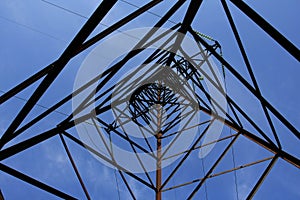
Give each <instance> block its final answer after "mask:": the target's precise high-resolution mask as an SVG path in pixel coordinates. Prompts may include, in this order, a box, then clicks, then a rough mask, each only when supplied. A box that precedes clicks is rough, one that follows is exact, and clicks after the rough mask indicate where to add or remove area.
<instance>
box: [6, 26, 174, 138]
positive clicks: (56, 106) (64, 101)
mask: <svg viewBox="0 0 300 200" xmlns="http://www.w3.org/2000/svg"><path fill="white" fill-rule="evenodd" d="M178 26H179V24H178V25H175V26H174V27H172V28H177V27H178ZM149 59H150V58H149ZM109 71H111V68H110V69H108V70H106V71H105V72H104V73H103V74H102V76H104V75H106V74H107V73H108V72H109ZM100 77H101V75H99V76H97V77H95V78H94V79H92V80H91V81H89V82H88V83H86V84H85V85H84V86H82V87H80V88H78V89H77V90H76V91H75V92H73V93H71V94H70V95H68V96H67V97H65V98H64V99H63V100H61V101H60V102H58V103H57V104H55V105H54V106H52V107H51V108H49V109H48V110H46V111H45V112H43V113H42V114H40V115H39V116H37V117H36V118H34V119H33V120H31V121H30V122H28V123H27V124H25V125H24V126H23V127H21V128H20V129H18V130H17V131H16V132H15V133H14V135H13V136H12V138H14V137H16V136H18V135H19V134H21V133H22V132H23V131H25V130H27V129H28V128H30V127H31V126H32V125H34V124H35V123H37V122H38V121H40V120H42V119H43V118H45V117H46V116H47V115H49V114H50V113H51V112H53V111H54V110H55V109H57V108H59V107H60V106H62V105H63V104H65V103H66V102H67V101H69V100H70V99H71V98H72V97H73V96H76V95H78V94H79V93H80V92H82V91H83V90H84V89H86V88H87V87H89V86H90V85H91V84H93V83H94V82H96V81H97V80H98V78H100ZM113 87H114V86H112V87H111V88H113ZM109 91H110V90H109V89H108V90H106V92H109ZM102 94H103V93H102ZM102 94H101V95H100V96H102ZM108 100H109V99H106V101H108ZM88 105H90V104H88ZM97 108H98V107H97ZM73 115H74V113H73V114H72V115H70V116H69V117H68V118H67V119H66V120H65V121H69V120H70V119H71V118H72V116H73Z"/></svg>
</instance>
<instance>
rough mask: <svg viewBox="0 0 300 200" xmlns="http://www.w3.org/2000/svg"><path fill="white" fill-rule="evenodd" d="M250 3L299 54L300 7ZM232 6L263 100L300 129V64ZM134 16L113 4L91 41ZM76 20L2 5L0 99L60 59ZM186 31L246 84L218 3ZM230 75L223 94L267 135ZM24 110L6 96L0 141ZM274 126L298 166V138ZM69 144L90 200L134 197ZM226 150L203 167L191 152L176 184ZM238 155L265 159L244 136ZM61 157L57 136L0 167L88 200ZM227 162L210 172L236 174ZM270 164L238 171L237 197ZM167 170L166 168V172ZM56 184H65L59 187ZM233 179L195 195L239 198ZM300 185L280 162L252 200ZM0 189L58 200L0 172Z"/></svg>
mask: <svg viewBox="0 0 300 200" xmlns="http://www.w3.org/2000/svg"><path fill="white" fill-rule="evenodd" d="M49 2H52V3H54V4H57V5H59V6H62V7H64V8H67V9H69V10H72V11H74V12H76V13H78V14H80V15H82V16H86V17H88V16H89V15H91V13H92V12H93V10H94V9H95V8H96V7H97V5H98V4H99V1H98V0H89V1H83V0H78V1H76V3H74V2H71V1H68V2H61V1H58V0H49ZM130 2H132V3H133V4H135V5H138V6H141V5H143V1H138V0H134V1H130ZM170 2H171V3H172V1H165V2H164V3H162V5H160V6H158V7H157V8H154V9H153V10H152V11H153V12H154V13H160V15H162V13H163V12H161V11H162V10H164V9H165V10H166V9H167V8H168V7H169V5H170V4H171V3H170ZM246 2H247V3H249V5H250V6H251V7H252V8H254V9H255V10H256V11H257V12H258V13H260V14H261V15H262V16H263V17H265V19H266V20H268V21H269V22H270V23H272V25H273V26H274V27H275V28H277V29H278V30H279V31H280V32H281V33H283V34H284V35H285V36H286V37H287V38H288V39H289V40H290V41H292V42H293V43H294V44H295V45H296V46H297V47H298V48H299V47H300V37H299V34H300V27H299V22H298V20H297V19H299V16H298V9H299V7H300V2H299V1H297V0H289V1H286V2H284V3H283V2H282V1H279V0H274V1H272V2H270V1H267V0H262V1H246ZM229 7H230V9H231V11H232V13H233V17H234V19H235V20H236V24H237V26H238V30H239V32H240V34H241V38H242V39H243V42H244V45H245V49H246V51H247V53H248V56H249V59H250V61H251V64H252V67H253V70H254V73H255V75H256V78H257V81H258V84H259V86H260V88H261V91H262V94H263V96H264V97H265V98H266V99H268V100H269V102H270V103H271V104H272V105H273V106H274V107H275V108H276V109H278V110H279V111H280V112H281V113H282V114H283V115H284V116H285V117H286V118H287V119H288V120H289V121H290V122H291V123H292V124H293V125H294V126H295V127H296V128H297V129H298V130H299V129H300V112H299V108H300V105H299V104H300V103H299V102H300V95H299V92H298V91H299V86H300V81H299V80H300V79H299V74H300V68H299V63H298V62H297V61H296V59H294V58H292V57H291V56H289V55H288V54H287V53H286V52H285V50H284V49H282V48H281V47H280V46H279V45H278V44H276V43H275V42H274V41H273V40H272V39H270V38H269V37H268V36H267V35H266V34H265V33H263V32H262V31H261V30H260V28H258V27H257V26H256V25H255V24H254V23H253V22H251V21H250V20H249V19H247V18H246V17H245V16H244V15H243V14H241V12H240V11H239V10H237V9H236V8H235V7H234V6H233V5H232V4H230V3H229ZM133 9H134V7H133V6H131V5H129V4H127V3H124V2H119V3H118V4H117V6H116V9H115V10H113V11H112V13H110V15H109V16H108V17H107V18H105V19H104V20H103V24H102V25H99V26H98V27H97V29H96V30H95V31H94V32H93V34H92V35H94V34H96V33H97V32H99V31H100V30H103V29H104V28H105V25H107V24H110V23H112V22H115V21H116V20H118V19H120V18H122V17H123V16H126V14H127V13H129V12H130V11H132V10H133ZM185 10H186V6H183V8H182V9H180V10H179V12H178V13H177V14H176V15H175V16H174V17H172V19H171V20H172V21H175V22H179V21H181V19H182V15H183V13H184V11H185ZM82 16H79V15H76V14H72V13H69V12H66V11H64V10H62V9H59V8H57V7H55V6H52V5H50V4H48V3H45V2H44V1H40V0H27V1H26V2H25V1H22V0H2V1H1V2H0V26H1V27H2V28H1V30H0V36H1V37H0V42H1V43H0V44H1V47H0V59H1V64H0V70H1V73H0V90H1V93H2V92H6V91H8V90H9V89H11V88H12V87H13V86H15V85H16V84H18V83H20V82H21V81H22V80H25V79H26V78H27V77H29V76H30V75H32V74H34V73H35V72H37V71H38V70H40V69H42V68H43V67H45V66H47V65H48V64H49V63H51V62H53V61H54V60H56V59H57V58H58V57H59V56H60V54H61V53H62V52H63V51H64V49H65V48H66V47H67V45H68V44H69V42H70V41H71V40H72V38H73V37H74V36H75V35H76V33H77V32H78V30H79V29H80V28H81V27H82V25H83V24H84V22H85V21H86V18H85V17H82ZM158 19H159V18H158V17H157V16H153V15H152V14H149V13H146V14H145V15H143V16H141V18H140V19H138V20H134V21H133V22H132V23H130V24H129V25H128V26H126V27H123V28H121V30H128V29H131V28H138V27H144V26H151V25H153V23H154V22H155V21H157V20H158ZM171 25H173V24H172V22H169V23H167V25H166V26H167V27H170V26H171ZM192 26H193V28H194V29H195V30H197V31H200V32H203V33H205V34H207V35H209V36H211V37H213V38H215V39H216V40H218V41H219V42H220V43H221V45H222V49H223V53H224V57H225V58H227V59H228V61H229V62H230V63H231V64H232V65H233V66H235V69H236V70H237V71H238V72H239V73H241V74H242V75H243V76H244V77H245V79H246V80H248V81H250V78H249V75H248V73H247V70H246V67H245V65H244V63H243V61H242V58H241V56H240V53H239V52H238V49H237V44H236V42H235V41H234V38H233V35H232V33H231V30H230V28H229V25H228V21H227V19H226V18H225V14H224V11H223V10H222V8H221V4H220V2H219V1H217V0H215V1H204V3H203V5H202V7H201V9H200V11H199V13H198V14H197V16H196V18H195V20H194V22H193V24H192ZM91 50H92V48H90V49H88V50H87V51H86V52H84V53H82V54H80V55H78V56H77V57H75V58H74V59H72V60H71V62H70V63H69V64H68V65H67V67H66V68H65V69H64V70H63V72H62V74H61V75H60V76H59V77H58V78H57V80H56V81H55V82H54V83H53V85H52V86H51V87H50V89H49V90H48V91H47V92H46V93H45V95H44V96H43V98H41V100H40V101H39V105H41V106H39V105H37V106H35V108H34V109H33V110H32V112H31V113H30V114H29V116H28V117H27V118H26V119H25V121H24V123H23V124H25V123H26V122H28V121H29V120H30V119H32V118H33V117H34V116H36V115H37V114H39V113H41V112H43V111H44V110H45V109H44V108H42V106H45V107H50V106H51V105H53V104H54V103H55V102H56V101H58V100H60V99H62V98H63V97H64V96H66V95H67V94H69V93H70V92H71V91H72V87H73V83H74V79H75V76H76V72H77V70H78V68H79V67H80V65H81V63H82V61H83V60H84V58H85V57H86V56H87V54H88V53H89V52H90V51H91ZM226 77H227V78H226V84H227V89H228V94H229V95H230V96H231V97H232V98H233V99H235V100H236V101H237V102H238V104H239V105H240V106H241V107H243V108H245V111H246V113H247V114H248V115H249V116H251V117H252V118H253V119H254V121H255V122H256V123H257V124H259V125H260V126H261V127H262V129H263V130H265V131H266V132H268V133H269V132H270V130H269V127H268V126H266V121H265V119H264V116H263V112H262V109H261V107H260V105H259V102H257V100H256V99H255V98H254V97H253V96H251V94H249V93H248V92H247V91H246V90H244V89H243V88H242V87H241V86H240V85H239V83H238V82H237V80H236V79H235V78H234V77H232V75H230V73H229V72H227V73H226ZM38 83H39V82H37V84H38ZM37 84H33V85H32V86H30V87H29V88H28V89H26V90H24V91H22V92H21V93H19V94H18V95H17V96H18V97H21V98H23V99H28V98H29V96H30V95H31V94H32V91H33V90H34V89H35V88H36V87H37ZM23 105H24V101H23V100H21V99H19V98H12V99H11V100H10V101H9V102H6V103H4V104H3V105H1V106H0V116H1V117H0V134H2V133H3V132H4V131H5V130H6V128H7V127H8V125H9V123H10V122H11V120H12V119H13V118H14V117H15V116H16V114H17V112H18V110H19V109H20V108H21V107H22V106H23ZM58 111H59V112H61V113H70V112H71V104H66V105H65V106H63V107H61V108H60V109H59V110H58ZM61 113H58V112H54V113H53V114H51V115H49V117H48V118H47V120H42V121H41V122H40V123H39V124H38V125H36V126H33V127H32V128H30V129H29V130H28V131H26V132H25V133H24V135H21V136H19V137H17V138H16V139H15V140H14V141H12V142H11V143H10V144H9V145H12V144H15V143H18V142H20V141H22V140H24V139H27V138H30V137H32V136H34V135H36V134H38V133H41V132H43V131H44V130H47V129H50V128H51V127H53V126H55V125H56V124H57V122H59V121H61V120H63V119H64V118H65V117H66V116H65V115H63V114H61ZM272 118H273V119H274V124H275V126H276V128H277V129H278V133H279V135H280V139H281V140H282V141H283V145H284V149H286V150H287V151H288V152H291V154H292V155H295V156H296V157H298V158H300V149H299V140H297V139H296V137H294V136H293V135H291V134H290V133H289V132H288V130H287V129H286V128H284V127H283V125H282V124H281V123H280V122H279V121H278V120H276V119H275V118H274V116H272ZM245 127H246V128H247V129H249V130H250V131H252V130H253V128H252V127H251V126H250V125H245ZM226 131H227V134H228V129H224V135H226ZM71 133H72V134H74V135H76V134H77V133H76V131H75V130H71ZM67 144H68V145H69V147H70V150H71V152H72V155H74V159H75V161H76V163H78V169H79V171H80V173H81V175H82V177H83V179H84V181H85V183H86V185H87V187H88V190H89V192H90V194H91V196H92V197H93V198H94V199H99V198H100V199H118V192H117V185H118V187H119V190H120V192H119V193H120V195H121V196H122V198H121V199H130V198H129V197H130V196H129V193H128V192H127V190H126V188H125V185H124V184H123V183H122V180H121V178H120V176H119V175H118V174H117V175H116V176H115V175H114V173H115V171H114V170H113V169H110V168H108V167H106V166H105V165H103V164H101V163H100V162H99V161H97V160H96V159H95V158H94V157H93V156H91V155H90V154H89V153H88V152H86V151H84V150H82V149H81V148H80V147H78V146H76V145H74V143H72V142H71V141H68V140H67ZM224 144H227V143H224ZM224 144H223V145H221V144H220V145H219V146H218V145H216V147H215V148H214V149H213V151H212V152H211V153H210V154H209V155H208V156H207V157H205V158H204V159H203V165H202V164H201V162H199V158H197V155H198V152H197V153H195V155H193V156H192V158H191V159H190V160H189V161H188V162H187V163H186V165H185V166H184V168H183V171H180V172H179V175H177V176H175V178H174V182H178V183H182V182H185V181H186V180H188V179H189V178H191V177H195V176H194V175H195V174H197V173H199V175H198V176H196V177H198V178H199V177H201V174H202V172H201V170H202V169H201V168H202V167H204V168H205V169H204V170H208V169H209V167H210V166H211V163H212V161H213V160H214V159H215V158H216V156H217V155H219V154H220V152H221V151H222V148H223V147H224ZM9 145H8V146H9ZM234 153H235V159H236V165H237V166H238V165H242V164H245V163H249V162H252V161H255V160H257V159H262V158H265V157H269V156H271V154H270V153H269V152H267V151H265V150H263V149H262V148H261V147H259V146H257V145H255V144H253V143H251V142H249V141H248V140H247V139H245V138H243V137H241V138H239V139H238V142H237V144H236V145H235V146H234ZM65 158H66V154H65V152H64V149H63V147H62V144H61V142H60V140H59V137H54V138H52V139H50V140H48V141H46V142H43V143H41V144H39V145H37V146H35V147H33V148H31V149H29V150H27V151H24V152H22V153H19V154H18V155H16V156H14V157H12V158H9V159H7V160H5V161H3V163H4V164H6V165H8V166H10V167H12V168H15V169H17V170H20V171H22V172H23V173H25V174H28V175H31V176H33V177H35V178H37V179H38V180H40V181H43V182H45V183H48V184H50V185H52V186H53V187H56V188H61V189H62V190H64V191H65V192H67V193H68V194H72V195H73V196H75V197H77V198H79V199H84V198H85V197H84V193H83V192H82V190H81V188H80V185H79V183H78V182H77V180H76V178H75V174H74V172H73V171H72V169H71V165H70V163H69V162H68V160H66V159H65ZM231 160H232V155H228V158H226V162H224V163H222V164H221V165H220V166H219V168H217V169H216V172H219V171H222V170H226V169H230V168H232V167H233V163H232V161H231ZM191 163H197V164H195V165H193V166H191V165H189V164H191ZM267 164H268V163H267V162H264V163H261V164H258V165H255V166H253V167H249V168H247V169H243V170H239V171H237V174H236V175H237V183H238V194H239V197H240V198H241V199H243V198H245V196H246V195H247V194H248V193H249V188H251V187H252V186H253V184H254V183H255V181H256V180H257V178H258V177H259V175H260V173H261V172H262V171H263V170H264V168H265V167H266V166H267ZM170 169H171V168H166V171H168V170H170ZM184 169H189V171H188V172H186V171H185V170H184ZM199 169H201V170H199ZM182 174H184V176H182ZM61 177H64V178H63V179H61ZM115 177H116V178H115ZM234 179H235V177H234V174H233V173H230V174H228V175H225V176H219V177H216V178H212V179H211V181H210V180H209V181H208V182H207V185H206V187H205V188H206V191H205V190H204V189H205V188H202V189H201V190H200V191H199V193H198V194H197V196H196V197H198V198H200V197H202V198H204V197H205V194H207V196H208V197H209V199H220V198H223V199H235V196H236V194H235V188H234ZM228 180H230V181H229V184H226V185H224V182H225V181H228ZM299 180H300V173H299V169H297V168H295V167H293V166H290V165H288V164H287V163H286V162H285V161H282V160H279V161H278V162H277V164H276V165H275V167H274V168H273V169H272V171H271V173H270V175H269V177H268V178H267V179H266V181H265V182H264V184H263V186H262V187H261V189H260V190H259V191H258V193H257V198H256V199H266V198H272V199H282V198H287V199H299V198H300V193H299V190H298V187H297V186H298V185H299ZM129 183H130V185H131V186H132V188H133V190H134V191H135V192H136V193H137V198H138V199H153V193H152V192H150V190H148V189H146V188H143V187H142V185H141V184H139V183H137V182H136V181H134V180H132V179H129ZM193 187H194V185H192V186H187V187H183V188H181V189H178V191H175V190H172V191H170V192H166V194H165V196H164V197H165V198H167V199H182V198H184V194H186V192H187V191H191V190H192V189H193ZM0 188H1V190H2V192H3V193H4V196H5V197H6V198H7V199H20V198H21V197H24V196H25V197H26V198H28V199H57V198H56V197H55V196H53V195H49V194H48V193H46V192H43V191H41V190H39V189H37V188H35V187H33V186H30V185H28V184H26V183H23V182H22V181H19V180H17V179H15V178H13V177H11V176H9V175H6V174H5V173H3V172H1V174H0ZM218 191H219V192H218ZM220 195H222V196H220ZM269 195H270V196H269Z"/></svg>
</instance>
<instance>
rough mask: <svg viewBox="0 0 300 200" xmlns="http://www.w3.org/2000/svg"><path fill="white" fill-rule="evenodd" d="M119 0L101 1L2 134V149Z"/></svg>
mask: <svg viewBox="0 0 300 200" xmlns="http://www.w3.org/2000/svg"><path fill="white" fill-rule="evenodd" d="M116 2H117V0H104V1H102V2H101V4H100V5H99V7H98V8H97V9H96V11H95V12H94V13H93V14H92V16H91V17H90V18H89V20H88V21H87V22H86V23H85V24H84V25H83V27H82V28H81V30H80V31H79V32H78V34H77V35H76V36H75V38H74V39H73V40H72V42H71V43H70V45H69V46H68V47H67V48H66V50H65V51H64V52H63V53H62V55H61V56H60V58H59V59H58V62H57V65H56V66H54V68H53V70H51V72H49V73H48V74H47V76H46V77H45V78H44V79H43V81H42V82H41V83H40V85H39V86H38V88H37V89H36V90H35V91H34V93H33V94H32V96H31V97H30V98H29V100H28V101H27V102H26V104H25V105H24V106H23V108H22V109H21V111H20V112H19V113H18V114H17V116H16V117H15V119H14V120H13V122H12V123H11V124H10V125H9V127H8V128H7V130H6V131H5V133H4V134H3V135H2V137H1V139H0V149H1V148H2V147H3V146H4V145H5V144H6V143H7V142H9V141H10V140H11V135H13V133H14V131H15V130H16V129H17V128H18V127H19V125H20V124H21V123H22V122H23V120H24V119H25V117H26V116H27V115H28V114H29V113H30V111H31V110H32V108H33V107H34V105H35V104H36V103H37V102H38V100H39V99H40V98H41V97H42V95H43V94H44V93H45V92H46V90H47V89H48V88H49V87H50V85H51V84H52V82H53V81H54V80H55V79H56V77H57V76H58V75H59V73H60V72H61V71H62V70H63V68H64V67H65V65H66V64H67V63H68V62H69V60H70V59H71V58H72V52H73V51H74V49H76V48H78V47H79V46H80V45H82V43H83V42H84V41H85V40H86V39H87V38H88V36H89V35H90V33H91V32H92V31H93V30H94V29H95V28H96V26H97V25H98V24H99V22H100V21H101V20H102V19H103V18H104V17H105V15H106V14H107V13H108V12H109V10H110V9H111V8H112V7H113V6H114V4H115V3H116Z"/></svg>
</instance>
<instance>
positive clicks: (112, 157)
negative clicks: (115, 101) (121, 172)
mask: <svg viewBox="0 0 300 200" xmlns="http://www.w3.org/2000/svg"><path fill="white" fill-rule="evenodd" d="M92 120H93V123H94V126H95V127H96V129H97V132H98V134H99V135H100V137H101V140H102V142H103V143H104V145H105V147H106V150H107V151H108V152H109V154H110V157H111V159H112V160H113V161H114V162H115V159H114V154H113V149H112V146H110V149H109V147H108V146H107V144H106V142H105V139H104V138H103V135H102V133H101V130H100V129H99V127H98V126H97V124H96V121H95V119H94V118H92ZM124 133H125V132H124ZM125 134H126V139H125V140H126V141H128V142H129V143H130V146H131V148H132V150H133V151H134V153H135V155H136V157H137V159H138V161H139V164H140V165H141V167H142V169H143V171H144V174H145V175H146V177H147V178H148V180H149V182H150V184H151V185H152V186H153V187H154V184H153V182H152V180H151V178H150V176H149V174H148V172H147V170H146V168H145V166H144V164H143V162H142V161H141V159H140V156H139V155H138V153H137V151H136V149H135V146H134V145H133V143H132V142H131V140H130V138H129V136H128V134H127V133H125Z"/></svg>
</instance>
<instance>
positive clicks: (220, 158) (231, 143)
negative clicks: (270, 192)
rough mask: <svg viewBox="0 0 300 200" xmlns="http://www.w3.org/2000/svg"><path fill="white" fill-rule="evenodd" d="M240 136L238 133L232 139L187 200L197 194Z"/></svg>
mask: <svg viewBox="0 0 300 200" xmlns="http://www.w3.org/2000/svg"><path fill="white" fill-rule="evenodd" d="M239 135H240V132H239V133H238V134H237V135H236V136H235V137H234V139H233V140H231V142H230V143H229V145H228V146H227V147H226V149H225V150H224V151H223V152H222V154H221V155H220V156H219V158H218V159H217V161H216V162H215V163H214V164H213V166H212V167H211V168H210V169H209V171H208V172H207V173H206V175H205V176H204V178H203V179H202V180H201V181H200V183H198V185H197V186H196V187H195V189H194V190H193V191H192V193H191V194H190V195H189V197H188V198H187V199H188V200H190V199H192V198H193V196H194V195H195V194H196V193H197V192H198V190H199V189H200V187H201V186H202V185H203V183H204V182H205V181H206V179H207V178H208V177H209V175H210V174H211V173H212V172H213V171H214V169H215V168H216V167H217V166H218V164H219V163H220V162H221V160H222V159H223V158H224V156H225V155H226V153H227V152H228V150H229V149H230V148H231V146H232V145H233V144H234V142H235V141H236V140H237V138H238V136H239Z"/></svg>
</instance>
